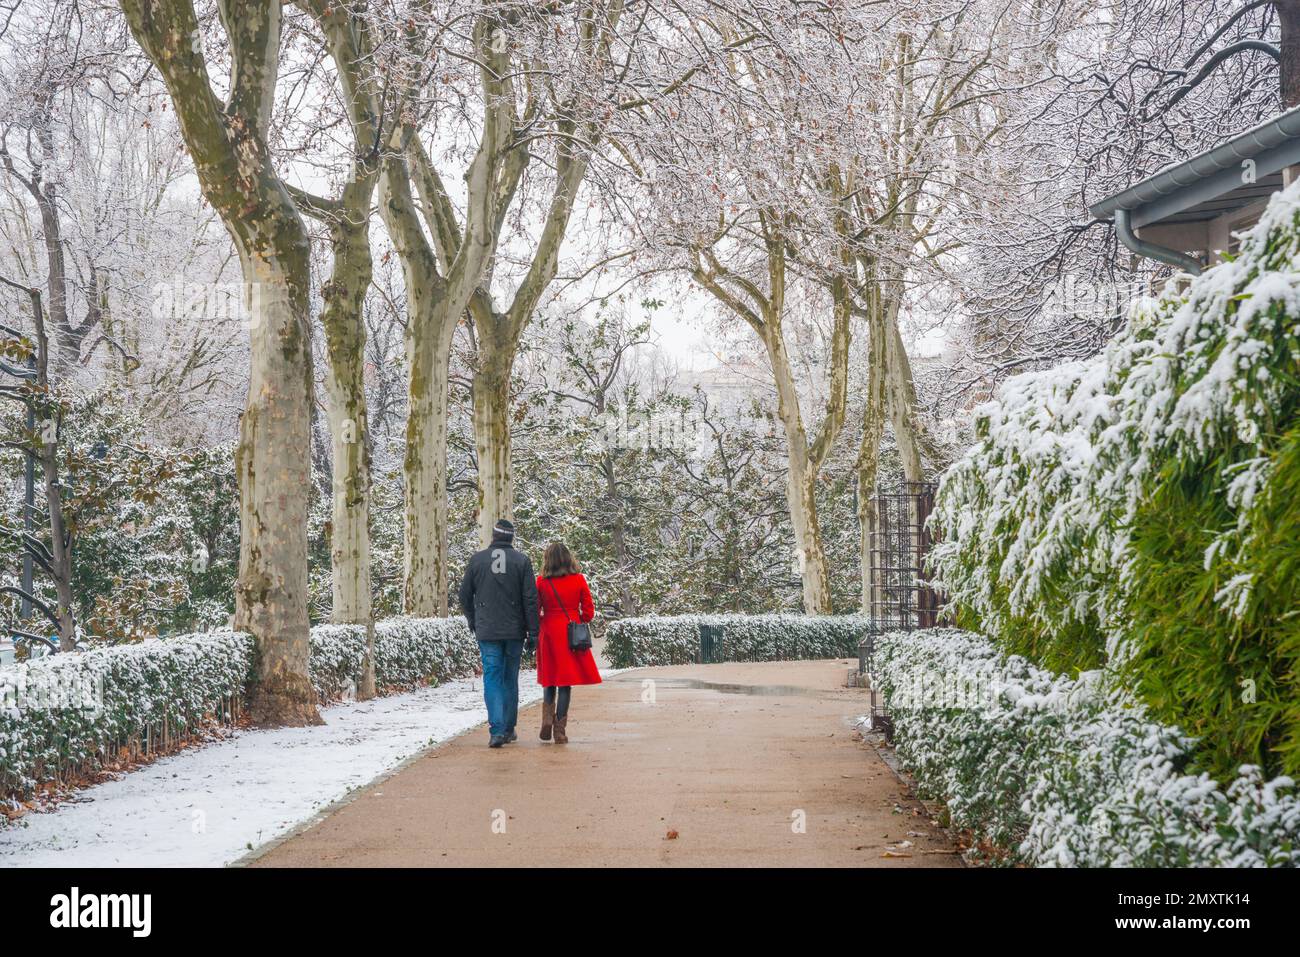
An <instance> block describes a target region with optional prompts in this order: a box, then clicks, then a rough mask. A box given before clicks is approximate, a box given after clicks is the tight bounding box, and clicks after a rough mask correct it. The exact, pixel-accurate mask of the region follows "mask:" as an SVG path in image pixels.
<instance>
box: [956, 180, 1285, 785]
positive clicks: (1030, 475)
mask: <svg viewBox="0 0 1300 957" xmlns="http://www.w3.org/2000/svg"><path fill="white" fill-rule="evenodd" d="M1298 202H1300V184H1298V185H1296V186H1292V187H1291V188H1289V189H1287V190H1286V191H1284V192H1283V193H1280V194H1277V195H1276V196H1274V197H1273V199H1272V201H1271V202H1270V204H1269V207H1268V209H1267V211H1266V212H1265V214H1264V216H1263V217H1262V218H1261V220H1260V222H1259V224H1258V225H1257V226H1256V227H1255V228H1254V229H1252V230H1251V232H1250V233H1249V234H1248V235H1247V236H1246V237H1245V239H1244V240H1243V244H1242V251H1241V254H1240V256H1239V257H1237V258H1236V259H1235V260H1234V261H1232V262H1228V263H1224V264H1221V265H1219V266H1216V267H1215V268H1213V269H1210V270H1207V271H1206V272H1205V273H1204V274H1203V275H1201V276H1199V277H1196V278H1195V279H1194V280H1193V281H1192V282H1191V283H1190V285H1189V286H1187V287H1186V288H1185V289H1181V290H1180V289H1178V288H1176V287H1172V286H1171V287H1170V288H1169V289H1168V290H1167V291H1166V293H1165V294H1164V296H1163V297H1162V298H1161V299H1160V300H1158V301H1154V302H1149V303H1146V304H1144V305H1142V306H1141V307H1140V308H1138V309H1136V310H1135V311H1134V315H1133V318H1132V320H1131V322H1130V326H1129V328H1128V329H1127V330H1126V331H1125V332H1124V333H1122V334H1121V335H1120V336H1118V337H1117V338H1116V339H1115V340H1114V341H1113V342H1111V343H1110V345H1109V346H1108V347H1107V349H1106V350H1105V352H1104V353H1103V354H1102V355H1100V356H1098V357H1097V358H1096V359H1094V360H1090V361H1087V362H1076V363H1071V364H1068V365H1064V366H1060V367H1057V368H1055V369H1050V370H1046V371H1044V372H1036V373H1031V374H1028V375H1024V376H1018V377H1016V378H1015V379H1012V380H1009V381H1008V382H1006V383H1004V385H1003V386H1002V387H1001V389H1000V390H999V393H998V395H997V397H996V400H995V401H993V402H991V403H988V404H986V405H984V406H981V407H980V408H979V409H978V410H977V414H976V438H977V442H976V444H975V446H974V447H973V448H972V449H971V451H970V452H969V453H968V454H967V455H966V456H965V457H964V458H963V459H962V460H960V461H958V462H957V463H955V464H954V466H953V467H952V468H951V469H950V470H949V471H948V472H947V473H946V474H945V475H944V477H943V479H942V482H941V486H940V489H939V493H938V497H937V503H936V510H935V515H934V518H933V523H934V528H935V531H936V532H937V533H938V535H939V537H940V538H941V539H942V544H941V545H939V546H938V547H936V549H935V552H934V556H933V562H934V566H935V570H936V572H937V573H938V577H939V579H940V581H941V583H942V586H943V587H944V588H945V590H946V591H947V592H948V594H949V595H950V597H951V599H952V601H953V603H954V605H955V606H956V610H957V619H958V621H960V622H961V623H963V624H965V625H969V626H971V627H975V628H978V629H979V630H981V631H984V632H985V633H987V634H989V635H990V636H991V637H992V638H994V639H995V640H996V641H997V643H998V645H999V647H1001V648H1003V649H1004V650H1006V651H1009V652H1014V653H1019V654H1024V655H1026V656H1027V657H1029V658H1030V659H1031V660H1033V661H1035V662H1037V663H1039V664H1042V665H1044V666H1045V667H1049V668H1051V669H1054V670H1058V671H1064V672H1070V673H1077V672H1079V671H1084V670H1088V669H1092V668H1096V667H1098V666H1099V665H1101V664H1102V663H1103V662H1104V663H1106V664H1107V666H1108V667H1109V668H1111V669H1113V670H1115V671H1117V672H1118V673H1120V674H1122V675H1124V676H1125V680H1126V681H1127V682H1128V684H1129V686H1131V687H1133V688H1134V689H1135V690H1136V691H1137V692H1138V693H1139V694H1140V696H1141V697H1142V699H1143V701H1144V702H1145V703H1146V704H1147V706H1148V707H1149V708H1150V709H1151V712H1152V714H1153V715H1154V716H1156V717H1158V718H1159V719H1160V720H1163V721H1166V722H1168V723H1172V724H1178V725H1179V726H1181V727H1183V728H1186V729H1187V730H1188V731H1189V732H1191V733H1193V734H1195V735H1196V736H1197V737H1198V738H1199V739H1200V740H1201V741H1202V742H1203V743H1202V745H1201V746H1200V750H1199V752H1198V760H1199V761H1200V762H1202V766H1204V767H1205V768H1207V769H1209V770H1211V771H1212V772H1213V773H1214V774H1215V775H1216V776H1218V777H1219V779H1220V780H1225V781H1226V780H1229V779H1230V778H1231V777H1232V775H1234V774H1235V772H1236V768H1237V766H1238V765H1240V764H1243V763H1246V764H1259V765H1262V766H1263V767H1264V768H1265V769H1266V771H1268V772H1269V773H1287V774H1291V775H1296V774H1300V748H1297V741H1298V740H1300V588H1297V587H1296V584H1295V583H1296V581H1297V580H1298V579H1297V572H1298V571H1300V545H1297V540H1298V539H1300V535H1298V534H1297V533H1300V451H1298V450H1297V445H1298V444H1300V416H1298V414H1297V413H1298V410H1300V269H1297V266H1296V264H1297V263H1300V223H1298V222H1297V216H1298V212H1297V210H1298V207H1297V204H1298Z"/></svg>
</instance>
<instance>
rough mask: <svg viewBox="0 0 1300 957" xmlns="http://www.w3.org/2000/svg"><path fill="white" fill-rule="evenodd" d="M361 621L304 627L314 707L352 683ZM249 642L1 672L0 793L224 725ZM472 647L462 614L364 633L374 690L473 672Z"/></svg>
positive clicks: (134, 648) (397, 622) (233, 708)
mask: <svg viewBox="0 0 1300 957" xmlns="http://www.w3.org/2000/svg"><path fill="white" fill-rule="evenodd" d="M365 641H366V630H365V627H364V626H362V625H320V626H318V627H316V628H313V629H312V633H311V659H310V662H309V669H310V674H311V679H312V684H313V685H314V686H315V687H316V691H317V693H318V694H319V695H320V697H321V701H322V702H329V701H337V700H339V699H341V698H344V697H347V696H349V695H350V694H352V693H353V692H354V690H355V688H356V686H357V682H358V681H359V680H360V677H361V666H362V662H363V660H364V657H363V656H364V653H365ZM254 655H255V649H254V643H253V640H252V638H250V637H249V636H248V635H245V634H242V633H238V632H213V633H205V634H195V635H182V636H178V637H174V638H165V639H161V640H158V641H150V642H145V643H143V644H135V645H120V646H116V647H112V648H98V649H94V650H92V651H86V652H76V653H70V654H59V655H52V656H50V657H48V658H41V659H38V660H36V661H32V662H29V663H24V664H19V665H14V666H11V667H8V668H4V669H0V795H10V796H27V795H30V794H31V793H32V791H33V790H34V789H35V788H36V786H37V785H38V784H40V783H42V782H46V781H57V780H60V779H61V778H62V777H64V776H65V775H67V774H69V773H70V772H80V771H86V770H93V769H95V768H98V767H101V766H102V765H103V764H104V762H105V759H106V758H108V757H110V756H113V755H116V754H118V753H119V752H120V751H121V750H122V749H123V748H125V749H127V750H129V751H130V752H131V753H132V754H140V753H151V752H155V751H160V750H165V749H166V748H167V747H168V746H169V745H171V744H175V743H178V742H180V741H183V740H184V739H185V738H188V737H191V736H193V735H195V734H197V733H200V732H202V731H204V730H206V729H208V728H211V727H213V726H214V725H216V724H219V723H221V722H223V721H228V720H230V719H231V718H233V716H234V714H235V713H236V712H237V711H238V708H239V706H240V703H241V702H242V700H243V699H244V697H245V696H246V694H247V691H248V689H249V685H250V683H251V681H252V680H253V664H254ZM477 662H478V655H477V645H476V644H475V642H474V639H473V636H472V635H471V634H470V631H469V628H468V627H467V626H466V624H465V620H464V619H463V618H460V617H457V618H435V619H419V618H393V619H388V620H385V621H380V622H378V623H377V624H376V627H375V679H376V685H377V686H378V688H379V689H380V690H381V691H385V692H391V691H400V690H404V689H408V688H413V687H416V686H419V685H423V684H438V683H440V682H443V681H447V680H449V679H452V678H457V677H462V676H464V675H468V674H472V673H473V672H474V670H475V667H476V665H477Z"/></svg>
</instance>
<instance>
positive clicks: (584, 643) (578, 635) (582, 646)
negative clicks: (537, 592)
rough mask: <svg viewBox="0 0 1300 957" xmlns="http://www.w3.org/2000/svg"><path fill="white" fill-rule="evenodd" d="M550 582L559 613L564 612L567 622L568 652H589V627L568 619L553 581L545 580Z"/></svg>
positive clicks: (567, 611) (566, 611) (581, 622)
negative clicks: (558, 606)
mask: <svg viewBox="0 0 1300 957" xmlns="http://www.w3.org/2000/svg"><path fill="white" fill-rule="evenodd" d="M546 580H547V581H548V582H550V585H551V591H552V592H554V593H555V600H556V601H557V602H559V605H560V611H562V612H564V617H565V619H566V620H567V621H568V622H569V627H568V628H567V629H566V631H567V632H568V635H569V650H570V651H591V627H590V626H589V625H588V624H587V623H586V622H585V621H574V620H573V619H572V618H570V617H569V609H567V608H565V607H564V602H563V600H561V598H560V591H559V589H558V588H556V587H555V581H554V580H553V579H550V578H548V579H546Z"/></svg>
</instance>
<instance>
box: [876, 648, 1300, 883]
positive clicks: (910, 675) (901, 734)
mask: <svg viewBox="0 0 1300 957" xmlns="http://www.w3.org/2000/svg"><path fill="white" fill-rule="evenodd" d="M872 684H873V686H874V687H876V688H878V689H879V690H880V691H881V692H882V693H883V694H884V697H885V702H886V706H887V708H888V711H889V714H890V716H891V718H892V720H893V726H894V734H895V744H896V746H897V749H898V755H899V757H900V758H901V759H902V761H903V763H904V764H905V765H906V766H907V768H908V769H909V770H910V771H911V772H912V773H913V774H914V775H915V776H916V779H917V782H918V785H919V786H920V788H921V789H922V791H923V794H924V796H928V797H934V798H937V799H940V800H943V801H945V802H946V803H947V805H948V808H949V811H950V813H951V815H952V821H953V824H954V825H955V826H957V827H960V828H969V829H971V830H972V831H973V832H974V833H975V834H976V836H977V837H978V838H981V839H983V840H986V841H989V842H991V843H992V844H994V845H996V846H997V847H999V848H1001V849H1002V850H1003V851H1004V852H1005V853H1006V854H1007V855H1008V857H1009V859H1010V860H1012V861H1021V862H1025V863H1028V864H1032V865H1036V866H1047V867H1054V866H1059V867H1259V866H1297V865H1300V795H1298V794H1297V792H1296V788H1295V786H1294V782H1293V781H1292V779H1291V778H1288V777H1277V778H1275V779H1273V780H1272V781H1266V780H1264V778H1263V776H1262V775H1261V773H1260V770H1259V768H1258V767H1255V766H1250V765H1243V766H1242V767H1240V768H1238V769H1237V774H1236V776H1235V778H1234V780H1233V781H1232V782H1231V783H1230V784H1229V785H1228V786H1227V787H1226V788H1225V787H1222V786H1220V785H1219V784H1218V783H1216V782H1215V781H1214V780H1213V779H1212V778H1210V776H1209V775H1207V774H1204V773H1199V774H1198V773H1191V772H1189V771H1188V770H1187V767H1188V764H1189V761H1190V759H1191V757H1192V755H1193V753H1194V751H1195V744H1196V742H1195V740H1194V739H1193V738H1191V737H1189V736H1188V735H1185V734H1183V733H1182V731H1180V730H1179V729H1178V728H1176V727H1172V726H1170V725H1167V724H1162V723H1160V722H1159V721H1156V720H1154V719H1153V718H1152V717H1151V716H1150V714H1149V712H1148V710H1147V709H1146V707H1145V706H1144V705H1142V704H1141V703H1139V702H1138V701H1136V700H1135V699H1134V698H1133V697H1132V696H1131V695H1129V694H1127V693H1125V692H1124V691H1122V690H1120V689H1119V688H1118V687H1117V686H1116V685H1115V683H1114V682H1113V681H1109V680H1106V677H1105V676H1104V675H1102V674H1101V673H1098V672H1085V673H1084V674H1082V675H1080V676H1079V677H1078V678H1069V677H1066V676H1063V675H1059V674H1054V673H1052V672H1049V671H1045V670H1044V669H1042V668H1038V667H1036V666H1034V665H1032V664H1030V663H1029V662H1028V661H1027V660H1026V659H1025V658H1023V657H1021V656H1018V655H1011V656H1005V655H1003V654H1001V653H1000V652H999V651H998V650H997V649H996V648H995V647H994V645H993V644H992V643H991V642H989V641H988V640H987V639H985V638H981V637H979V636H977V635H974V634H971V633H969V632H964V631H958V630H955V629H929V630H924V631H915V632H906V633H903V632H899V633H894V634H890V635H885V636H882V637H881V638H879V639H878V640H877V643H876V652H875V654H874V655H873V663H872Z"/></svg>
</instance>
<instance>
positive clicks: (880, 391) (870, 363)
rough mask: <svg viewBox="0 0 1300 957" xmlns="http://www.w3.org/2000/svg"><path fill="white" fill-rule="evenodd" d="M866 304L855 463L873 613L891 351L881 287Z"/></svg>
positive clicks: (866, 602) (865, 593)
mask: <svg viewBox="0 0 1300 957" xmlns="http://www.w3.org/2000/svg"><path fill="white" fill-rule="evenodd" d="M869 295H870V301H869V303H868V307H867V336H868V342H867V401H866V405H865V408H864V410H863V415H862V438H861V441H860V443H859V445H858V458H857V463H856V469H857V482H858V486H857V488H858V535H859V540H858V551H859V555H858V558H859V562H860V567H861V570H862V614H864V615H868V616H870V615H872V614H873V612H874V611H875V603H876V601H877V599H878V598H879V597H880V596H878V595H877V593H876V592H877V582H876V577H875V570H874V567H873V556H872V545H873V538H874V536H875V532H876V527H877V525H876V523H877V521H878V520H879V516H878V515H877V513H876V497H875V496H876V479H877V477H878V476H879V474H880V443H881V439H882V437H883V435H884V431H885V376H886V372H885V364H886V362H887V356H888V350H887V349H886V339H885V335H884V328H885V322H884V316H883V315H882V309H881V307H882V303H881V297H880V290H879V287H878V286H877V287H875V288H873V289H872V290H871V291H870V293H869Z"/></svg>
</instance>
